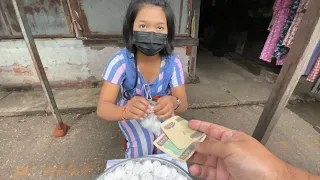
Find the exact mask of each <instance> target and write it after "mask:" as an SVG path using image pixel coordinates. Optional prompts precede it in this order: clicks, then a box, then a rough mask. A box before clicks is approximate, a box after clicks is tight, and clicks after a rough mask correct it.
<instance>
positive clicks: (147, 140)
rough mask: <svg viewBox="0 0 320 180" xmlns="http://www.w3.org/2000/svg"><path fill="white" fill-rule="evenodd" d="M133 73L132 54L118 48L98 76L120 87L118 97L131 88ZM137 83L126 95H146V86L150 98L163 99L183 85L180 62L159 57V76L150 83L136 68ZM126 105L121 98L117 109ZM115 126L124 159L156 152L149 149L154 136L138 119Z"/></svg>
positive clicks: (133, 82)
mask: <svg viewBox="0 0 320 180" xmlns="http://www.w3.org/2000/svg"><path fill="white" fill-rule="evenodd" d="M135 76H136V71H135V64H134V55H133V54H132V53H130V52H129V51H128V50H127V49H122V50H121V51H119V52H118V53H117V54H116V55H115V56H113V57H112V58H111V60H110V61H109V63H108V64H107V66H106V68H105V70H104V73H103V75H102V77H103V78H104V80H106V81H108V82H111V83H113V84H116V85H119V86H120V87H121V91H122V92H121V94H123V91H126V90H127V89H132V88H133V86H134V84H135V80H136V78H135ZM138 76H139V77H138V83H137V87H136V88H135V90H133V91H132V92H129V93H130V95H132V96H146V94H145V90H144V87H145V86H148V87H149V90H150V95H151V96H165V95H168V94H170V89H171V88H174V87H178V86H181V85H183V84H184V72H183V67H182V62H181V59H180V58H179V57H178V56H177V55H170V56H167V57H162V61H161V68H160V73H159V76H158V77H157V78H156V79H155V80H154V81H153V82H152V83H151V84H149V83H147V82H146V80H145V79H144V78H143V75H142V73H141V72H140V71H139V67H138ZM126 104H127V100H126V99H125V98H124V97H123V96H122V97H121V99H120V101H119V102H118V105H119V106H124V105H126ZM119 126H120V129H121V131H122V132H123V134H124V135H125V137H126V139H127V141H128V144H127V150H126V158H136V157H141V156H146V155H151V154H153V153H160V151H159V150H158V149H155V148H154V146H153V144H152V143H153V141H154V140H155V138H156V137H155V135H154V134H152V133H151V132H149V131H148V130H147V129H145V128H143V127H142V126H141V125H140V121H139V120H128V121H119Z"/></svg>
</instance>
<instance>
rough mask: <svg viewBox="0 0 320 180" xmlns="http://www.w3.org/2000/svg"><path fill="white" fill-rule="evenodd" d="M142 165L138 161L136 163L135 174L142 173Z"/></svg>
mask: <svg viewBox="0 0 320 180" xmlns="http://www.w3.org/2000/svg"><path fill="white" fill-rule="evenodd" d="M142 168H143V167H142V165H141V164H140V163H139V162H137V163H135V165H134V167H133V174H135V175H140V174H141V171H142Z"/></svg>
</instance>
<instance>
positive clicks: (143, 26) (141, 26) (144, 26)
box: [139, 24, 147, 28]
mask: <svg viewBox="0 0 320 180" xmlns="http://www.w3.org/2000/svg"><path fill="white" fill-rule="evenodd" d="M139 27H140V28H146V27H147V26H146V25H144V24H141V25H140V26H139Z"/></svg>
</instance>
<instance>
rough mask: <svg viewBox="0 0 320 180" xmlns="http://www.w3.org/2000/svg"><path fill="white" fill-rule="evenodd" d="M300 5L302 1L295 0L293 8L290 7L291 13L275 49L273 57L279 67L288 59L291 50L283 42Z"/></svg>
mask: <svg viewBox="0 0 320 180" xmlns="http://www.w3.org/2000/svg"><path fill="white" fill-rule="evenodd" d="M299 5H300V0H293V2H292V4H291V6H290V12H289V16H288V18H287V19H286V22H285V24H284V26H283V28H282V31H281V35H280V38H279V40H278V42H277V45H276V47H275V50H274V52H273V57H275V58H276V59H277V65H283V62H284V59H285V57H286V55H287V54H288V52H289V48H287V47H286V46H284V45H282V44H283V40H284V39H285V37H286V35H287V33H288V31H289V28H290V27H291V24H292V22H293V20H294V18H295V16H296V13H297V9H298V7H299Z"/></svg>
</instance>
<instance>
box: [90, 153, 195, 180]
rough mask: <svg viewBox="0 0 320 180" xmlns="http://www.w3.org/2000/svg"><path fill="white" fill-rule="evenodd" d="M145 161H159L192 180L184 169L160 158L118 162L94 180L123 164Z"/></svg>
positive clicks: (98, 179) (142, 158)
mask: <svg viewBox="0 0 320 180" xmlns="http://www.w3.org/2000/svg"><path fill="white" fill-rule="evenodd" d="M146 160H150V161H152V162H153V161H159V162H160V163H161V165H165V166H167V167H170V168H174V169H176V170H177V172H178V173H179V174H181V175H183V176H184V177H186V178H187V179H188V180H193V178H192V177H191V176H190V175H189V173H187V172H186V171H185V170H184V169H182V168H181V167H179V166H178V165H176V164H174V163H173V162H170V161H168V160H165V159H161V158H157V157H140V158H135V159H128V160H124V161H122V162H120V163H119V164H117V165H114V166H112V167H111V168H109V169H107V170H106V171H104V172H103V173H102V174H100V175H99V176H98V177H97V178H96V180H100V178H102V177H104V176H105V175H107V174H108V173H111V172H114V171H115V170H116V169H117V168H118V167H120V166H124V165H125V164H127V163H128V162H134V163H136V162H143V161H146Z"/></svg>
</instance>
